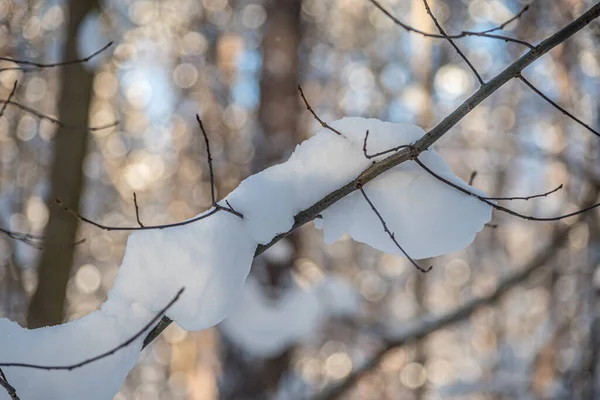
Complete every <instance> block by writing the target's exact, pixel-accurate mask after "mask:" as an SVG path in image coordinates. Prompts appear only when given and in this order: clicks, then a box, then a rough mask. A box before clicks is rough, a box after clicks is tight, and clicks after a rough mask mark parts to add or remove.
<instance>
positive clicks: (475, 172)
mask: <svg viewBox="0 0 600 400" xmlns="http://www.w3.org/2000/svg"><path fill="white" fill-rule="evenodd" d="M476 176H477V171H473V172H471V176H470V177H469V186H473V182H475V177H476Z"/></svg>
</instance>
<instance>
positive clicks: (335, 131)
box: [298, 85, 344, 136]
mask: <svg viewBox="0 0 600 400" xmlns="http://www.w3.org/2000/svg"><path fill="white" fill-rule="evenodd" d="M298 91H299V92H300V97H302V100H303V101H304V105H305V106H306V109H307V110H308V111H309V112H310V113H311V114H312V116H313V117H314V118H315V119H316V120H317V121H319V123H320V124H321V126H322V127H323V128H326V129H329V130H330V131H331V132H333V133H335V134H337V135H340V136H344V135H342V133H341V132H340V131H338V130H337V129H335V128H333V127H332V126H331V125H329V124H328V123H326V122H325V121H323V120H322V119H321V118H319V116H318V115H317V113H316V112H315V111H314V110H313V109H312V107H311V106H310V104H309V103H308V100H306V97H305V96H304V91H303V90H302V86H300V85H298Z"/></svg>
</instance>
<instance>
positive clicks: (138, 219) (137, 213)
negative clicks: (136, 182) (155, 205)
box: [133, 192, 144, 228]
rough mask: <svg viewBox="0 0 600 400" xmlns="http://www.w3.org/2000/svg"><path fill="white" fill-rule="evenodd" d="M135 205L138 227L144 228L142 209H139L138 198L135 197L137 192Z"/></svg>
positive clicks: (134, 200) (134, 199)
mask: <svg viewBox="0 0 600 400" xmlns="http://www.w3.org/2000/svg"><path fill="white" fill-rule="evenodd" d="M133 205H134V206H135V219H136V220H137V223H138V225H139V226H141V227H142V228H143V227H144V224H142V221H141V220H140V208H139V207H138V203H137V196H136V195H135V192H133Z"/></svg>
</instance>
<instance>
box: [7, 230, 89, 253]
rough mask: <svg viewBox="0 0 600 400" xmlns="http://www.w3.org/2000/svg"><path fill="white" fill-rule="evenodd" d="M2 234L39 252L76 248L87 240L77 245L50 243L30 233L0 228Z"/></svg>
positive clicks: (76, 243) (78, 242)
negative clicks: (60, 248)
mask: <svg viewBox="0 0 600 400" xmlns="http://www.w3.org/2000/svg"><path fill="white" fill-rule="evenodd" d="M0 233H3V234H5V235H6V236H8V237H9V238H11V239H13V240H17V241H19V242H22V243H25V244H26V245H28V246H30V247H32V248H34V249H37V250H41V249H43V248H44V246H56V247H74V246H77V245H79V244H81V243H83V242H85V239H81V240H78V241H77V242H75V243H70V244H63V243H49V242H48V241H47V240H46V239H45V238H44V237H43V236H38V235H31V234H29V233H22V232H14V231H9V230H8V229H4V228H0Z"/></svg>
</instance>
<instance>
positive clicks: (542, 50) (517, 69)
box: [144, 0, 600, 347]
mask: <svg viewBox="0 0 600 400" xmlns="http://www.w3.org/2000/svg"><path fill="white" fill-rule="evenodd" d="M372 1H373V0H372ZM598 16H600V3H597V4H595V5H594V6H593V7H591V8H590V9H589V10H588V11H586V12H585V13H583V14H582V15H581V16H580V17H579V18H577V19H576V20H575V21H573V22H571V23H570V24H568V25H567V26H565V27H564V28H563V29H561V30H560V31H558V32H556V33H554V34H553V35H552V36H550V37H549V38H547V39H546V40H544V41H543V42H542V43H540V44H539V45H538V46H536V47H535V48H534V49H532V50H530V51H529V52H527V53H526V54H524V55H523V56H522V57H520V58H519V59H518V60H516V61H515V62H513V63H512V64H511V65H509V66H508V67H506V69H504V71H502V72H501V73H500V74H498V75H497V76H496V77H494V78H493V79H492V80H490V81H489V82H487V83H486V84H484V85H482V86H481V87H480V88H479V90H477V92H475V93H474V94H473V95H471V97H469V98H468V99H467V100H465V101H464V102H463V103H462V104H461V105H460V106H459V107H458V108H457V109H455V110H454V111H453V112H452V113H451V114H449V115H448V116H447V117H446V118H444V119H443V120H442V121H441V122H440V123H439V124H438V125H436V126H435V127H434V128H433V129H432V130H430V131H429V132H428V133H427V134H425V135H424V136H423V137H422V138H421V139H419V140H418V141H417V142H416V143H415V144H414V145H413V146H411V147H410V148H405V149H402V150H400V151H398V152H397V153H394V154H392V155H390V156H389V157H387V158H385V159H384V160H381V161H379V162H376V163H374V164H373V165H371V166H370V167H369V168H367V169H366V170H365V171H364V172H363V173H361V174H360V175H359V176H358V177H357V178H356V179H354V180H353V181H352V182H349V183H347V184H346V185H344V186H342V187H341V188H339V189H338V190H335V191H333V192H331V193H330V194H328V195H327V196H325V197H324V198H323V199H321V200H320V201H319V202H317V203H316V204H315V205H313V206H311V207H309V208H307V209H306V210H304V211H301V212H299V213H298V214H296V216H295V217H294V221H295V222H294V225H293V226H292V228H291V229H290V230H289V231H287V232H284V233H281V234H279V235H277V236H275V237H274V238H273V239H272V240H271V241H270V242H269V243H267V244H265V245H259V246H258V247H257V249H256V252H255V253H254V256H255V257H256V256H258V255H260V254H262V253H264V252H265V251H266V250H267V249H269V248H270V247H271V246H273V245H274V244H275V243H277V242H278V241H280V240H281V239H282V238H284V237H286V236H287V235H289V234H290V233H292V232H293V231H295V230H296V229H298V228H299V227H301V226H302V225H304V224H306V223H308V222H310V221H312V220H314V219H315V218H317V217H318V216H319V215H320V214H321V213H322V212H323V211H324V210H325V209H327V208H328V207H330V206H331V205H332V204H334V203H336V202H337V201H338V200H340V199H342V198H344V197H345V196H347V195H348V194H350V193H352V192H354V191H355V190H357V189H358V187H359V186H360V185H365V184H366V183H367V182H370V181H371V180H373V179H375V178H376V177H378V176H379V175H381V174H383V173H384V172H386V171H388V170H390V169H391V168H393V167H395V166H397V165H399V164H401V163H403V162H405V161H409V160H411V159H413V158H415V157H416V156H418V155H419V154H420V153H422V152H423V151H425V150H427V149H428V148H429V147H430V146H431V145H432V144H434V143H435V142H436V141H438V140H439V139H440V138H441V137H442V136H444V135H445V134H446V133H447V132H448V131H449V130H450V129H451V128H452V127H454V126H455V125H456V124H457V123H458V122H459V121H460V120H462V119H463V118H464V117H465V116H466V115H467V114H468V113H470V112H471V111H472V110H473V109H474V108H475V107H476V106H477V105H478V104H479V103H481V102H482V101H483V100H485V99H487V98H488V97H490V96H491V95H492V94H493V93H494V92H495V91H496V90H498V89H500V88H501V87H502V86H504V84H506V83H507V82H508V81H510V80H511V79H513V78H514V77H515V76H517V75H518V74H520V73H521V71H523V69H525V68H526V67H527V66H528V65H530V64H531V63H533V62H534V61H535V60H537V59H538V58H540V57H541V56H543V55H544V54H546V53H547V52H548V51H550V50H551V49H553V48H554V47H556V46H557V45H559V44H560V43H562V42H564V41H566V40H567V39H568V38H570V37H571V36H573V35H574V34H575V33H577V32H578V31H580V30H581V29H583V28H584V27H585V26H587V25H588V24H589V23H590V22H592V21H593V20H594V19H596V18H598ZM170 323H171V320H169V319H168V318H163V319H162V320H161V321H160V322H159V324H158V325H157V326H156V327H155V328H154V329H153V330H152V331H151V332H150V333H149V334H148V336H147V337H146V340H145V341H144V347H145V346H147V345H148V344H150V343H151V342H152V341H153V340H154V339H156V338H157V337H158V336H159V335H160V334H161V332H162V331H163V330H164V329H166V327H167V326H169V324H170Z"/></svg>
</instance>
